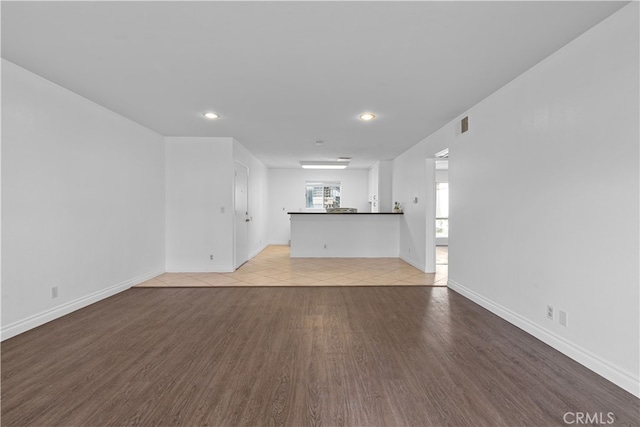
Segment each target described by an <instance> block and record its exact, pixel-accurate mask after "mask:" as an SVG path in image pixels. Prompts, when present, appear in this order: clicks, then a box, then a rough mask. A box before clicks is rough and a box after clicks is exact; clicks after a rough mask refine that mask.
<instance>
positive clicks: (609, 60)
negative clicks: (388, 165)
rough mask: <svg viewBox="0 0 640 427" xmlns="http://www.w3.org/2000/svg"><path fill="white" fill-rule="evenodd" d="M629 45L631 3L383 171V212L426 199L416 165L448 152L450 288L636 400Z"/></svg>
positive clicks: (414, 231) (633, 55) (418, 230)
mask: <svg viewBox="0 0 640 427" xmlns="http://www.w3.org/2000/svg"><path fill="white" fill-rule="evenodd" d="M638 33H639V31H638V4H637V3H632V4H630V5H628V6H626V7H624V8H623V9H621V10H620V11H619V12H617V13H616V14H614V15H613V16H611V17H610V18H608V19H607V20H605V21H604V22H602V23H601V24H599V25H598V26H596V27H594V28H593V29H591V30H590V31H588V32H587V33H585V34H584V35H582V36H580V37H579V38H577V39H576V40H574V41H573V42H572V43H570V44H568V45H567V46H565V47H564V48H562V49H560V50H559V51H557V52H556V53H554V54H553V55H551V56H550V57H549V58H547V59H545V60H544V61H542V62H541V63H539V64H538V65H536V66H535V67H533V68H532V69H530V70H529V71H527V72H526V73H524V74H523V75H522V76H520V77H518V78H517V79H515V80H514V81H512V82H511V83H509V84H508V85H506V86H505V87H503V88H502V89H500V90H499V91H497V92H496V93H495V94H493V95H491V96H490V97H489V98H487V99H485V100H484V101H482V102H480V103H479V104H478V105H476V106H475V107H473V108H472V109H470V110H469V111H468V112H467V113H466V114H465V115H467V114H468V116H469V132H467V133H465V134H463V135H460V134H459V132H458V131H457V128H458V126H459V119H457V120H454V121H453V122H451V123H450V124H448V125H447V126H445V127H443V128H442V129H440V130H439V131H437V132H436V133H434V134H432V135H431V136H429V137H428V138H426V139H425V140H424V141H422V142H420V143H419V144H418V145H417V146H415V147H413V148H412V149H411V150H409V151H408V152H407V153H404V154H403V155H402V156H400V157H399V158H398V159H396V163H395V164H394V191H395V192H397V194H398V195H397V196H394V198H395V197H398V198H402V197H406V195H407V194H408V193H410V192H412V191H415V192H417V193H424V192H425V188H424V186H423V185H422V183H424V182H425V177H424V175H423V173H422V172H420V171H424V170H425V168H424V166H423V167H421V168H420V163H421V162H420V161H419V159H418V158H419V157H420V156H422V157H423V158H424V157H426V156H430V155H432V154H433V153H435V152H437V151H438V150H440V149H443V148H446V147H449V149H450V162H449V181H450V187H451V197H450V207H451V212H450V223H451V224H450V237H449V278H450V280H449V286H450V287H452V288H453V289H455V290H457V291H459V292H461V293H462V294H463V295H466V296H467V297H469V298H471V299H473V300H474V301H476V302H478V303H480V304H481V305H483V306H485V307H486V308H488V309H489V310H491V311H493V312H494V313H496V314H498V315H500V316H502V317H503V318H505V319H507V320H509V321H510V322H512V323H514V324H516V325H517V326H519V327H521V328H522V329H524V330H526V331H528V332H530V333H532V334H533V335H535V336H536V337H538V338H540V339H541V340H543V341H545V342H547V343H548V344H550V345H552V346H554V347H555V348H557V349H559V350H560V351H562V352H564V353H565V354H567V355H569V356H570V357H572V358H574V359H576V360H577V361H579V362H581V363H582V364H584V365H586V366H588V367H589V368H591V369H592V370H594V371H596V372H598V373H600V374H601V375H603V376H605V377H606V378H608V379H610V380H611V381H613V382H614V383H616V384H618V385H620V386H621V387H623V388H625V389H626V390H628V391H631V392H632V393H634V394H635V395H637V396H638V395H640V392H639V387H640V386H639V384H640V382H639V366H638V365H639V360H640V354H639V337H640V330H639V324H640V319H639V312H640V308H639V298H640V295H639V283H640V278H639V274H638V264H639V256H640V254H639V252H640V251H639V248H638V236H639V215H640V212H639V190H640V189H639V185H638V182H639V171H638V169H639V166H638V156H639V144H638V141H639V139H640V134H639V119H638V117H639V114H640V111H639V108H638V93H639V87H638V75H639V66H638ZM417 168H419V169H420V170H417ZM414 181H415V182H414ZM404 185H408V186H413V187H412V188H409V189H406V190H405V189H404V188H403V186H404ZM409 206H411V205H407V207H409ZM421 208H422V205H418V206H416V209H415V211H416V212H414V211H413V210H412V209H408V208H405V217H406V218H407V219H408V221H407V227H406V228H405V233H406V234H405V242H406V240H407V239H408V235H411V236H416V240H417V241H416V242H413V243H415V244H416V246H417V247H421V246H428V245H431V244H432V242H428V241H425V240H424V239H422V240H420V236H424V235H425V234H424V229H423V225H422V224H421V222H420V219H419V217H420V216H421V215H424V214H423V212H422V211H421ZM418 240H419V241H418ZM401 250H402V248H401ZM547 304H550V305H552V306H553V307H555V308H556V310H557V309H562V310H564V311H566V312H567V313H568V315H569V324H568V326H567V327H564V326H560V325H559V323H558V318H557V315H556V318H555V319H554V320H548V319H547V318H546V306H547Z"/></svg>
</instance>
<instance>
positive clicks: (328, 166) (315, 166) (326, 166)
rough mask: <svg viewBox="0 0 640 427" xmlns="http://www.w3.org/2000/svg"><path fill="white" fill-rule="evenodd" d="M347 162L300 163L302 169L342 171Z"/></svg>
mask: <svg viewBox="0 0 640 427" xmlns="http://www.w3.org/2000/svg"><path fill="white" fill-rule="evenodd" d="M348 165H349V162H348V161H347V162H332V161H328V162H300V166H302V169H344V168H346V167H347V166H348Z"/></svg>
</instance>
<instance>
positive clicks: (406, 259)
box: [399, 255, 434, 273]
mask: <svg viewBox="0 0 640 427" xmlns="http://www.w3.org/2000/svg"><path fill="white" fill-rule="evenodd" d="M399 258H400V259H401V260H403V261H404V262H406V263H407V264H411V265H412V266H414V267H415V268H417V269H418V270H420V271H422V272H423V273H425V272H426V270H425V268H424V265H418V263H417V262H416V261H415V260H413V259H411V258H406V257H403V256H402V255H400V257H399ZM431 273H434V272H433V271H432V272H431Z"/></svg>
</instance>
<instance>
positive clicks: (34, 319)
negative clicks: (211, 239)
mask: <svg viewBox="0 0 640 427" xmlns="http://www.w3.org/2000/svg"><path fill="white" fill-rule="evenodd" d="M162 273H164V271H163V270H157V271H152V272H149V273H145V274H143V275H140V276H137V277H134V278H133V279H129V280H125V281H124V282H120V283H118V284H115V285H112V286H109V287H108V288H105V289H102V290H100V291H97V292H93V293H91V294H89V295H86V296H83V297H80V298H76V299H74V300H72V301H69V302H66V303H64V304H61V305H59V306H57V307H53V308H51V309H48V310H45V311H43V312H40V313H37V314H34V315H32V316H29V317H27V318H25V319H22V320H18V321H17V322H13V323H10V324H8V325H6V326H3V327H2V329H0V341H4V340H6V339H9V338H11V337H15V336H16V335H19V334H21V333H23V332H27V331H28V330H31V329H33V328H36V327H38V326H41V325H44V324H45V323H47V322H50V321H52V320H55V319H58V318H60V317H62V316H65V315H67V314H69V313H72V312H74V311H76V310H79V309H81V308H84V307H86V306H88V305H91V304H93V303H96V302H98V301H100V300H103V299H105V298H108V297H110V296H113V295H115V294H117V293H120V292H122V291H126V290H127V289H129V288H131V287H132V286H135V285H137V284H139V283H142V282H144V281H146V280H149V279H151V278H153V277H156V276H158V275H160V274H162Z"/></svg>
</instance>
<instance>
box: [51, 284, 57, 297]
mask: <svg viewBox="0 0 640 427" xmlns="http://www.w3.org/2000/svg"><path fill="white" fill-rule="evenodd" d="M51 298H52V299H53V298H58V287H57V286H52V287H51Z"/></svg>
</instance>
